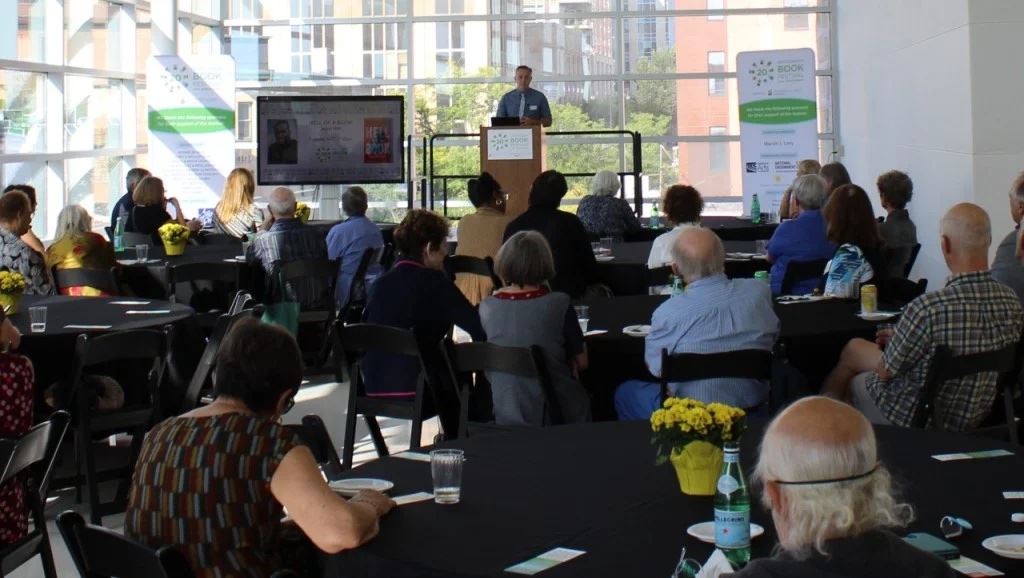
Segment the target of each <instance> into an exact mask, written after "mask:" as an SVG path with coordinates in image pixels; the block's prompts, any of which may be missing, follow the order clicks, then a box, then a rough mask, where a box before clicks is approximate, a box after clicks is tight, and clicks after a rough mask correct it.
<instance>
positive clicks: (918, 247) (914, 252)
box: [903, 243, 921, 279]
mask: <svg viewBox="0 0 1024 578" xmlns="http://www.w3.org/2000/svg"><path fill="white" fill-rule="evenodd" d="M920 252H921V243H916V244H915V245H914V246H913V248H911V249H910V259H908V260H907V266H906V267H904V268H903V278H904V279H906V278H908V277H910V270H911V269H913V268H914V263H915V262H916V261H917V254H918V253H920Z"/></svg>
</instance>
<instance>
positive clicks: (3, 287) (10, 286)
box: [0, 270, 26, 295]
mask: <svg viewBox="0 0 1024 578" xmlns="http://www.w3.org/2000/svg"><path fill="white" fill-rule="evenodd" d="M25 287H26V284H25V277H24V276H22V274H21V273H18V272H17V271H6V270H4V271H0V293H2V294H4V295H21V294H22V293H24V292H25Z"/></svg>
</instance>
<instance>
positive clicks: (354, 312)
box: [338, 247, 384, 323]
mask: <svg viewBox="0 0 1024 578" xmlns="http://www.w3.org/2000/svg"><path fill="white" fill-rule="evenodd" d="M383 250H384V249H383V247H381V248H377V249H367V250H366V251H363V256H362V257H360V258H359V266H358V267H357V268H356V272H355V275H354V276H353V277H352V283H351V284H350V285H349V288H348V303H345V305H344V306H343V307H342V308H341V312H340V313H339V314H338V319H341V320H342V321H343V322H345V323H358V322H359V321H360V320H361V319H362V318H363V311H364V310H365V309H366V299H367V297H368V295H367V291H366V272H367V271H368V270H369V269H370V265H372V264H373V263H377V262H378V261H380V257H381V253H382V252H383Z"/></svg>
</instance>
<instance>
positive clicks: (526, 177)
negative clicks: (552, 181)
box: [480, 126, 547, 217]
mask: <svg viewBox="0 0 1024 578" xmlns="http://www.w3.org/2000/svg"><path fill="white" fill-rule="evenodd" d="M546 158H547V151H546V145H545V143H544V131H543V129H542V128H541V127H540V126H494V127H491V126H481V127H480V170H481V171H485V172H488V173H491V176H493V177H494V178H495V180H497V181H498V182H499V183H501V188H502V189H503V190H504V191H505V192H506V193H508V200H507V201H506V203H505V214H506V215H510V216H512V217H516V216H519V215H520V214H522V213H523V212H525V211H526V209H527V207H528V206H529V201H530V187H531V186H532V185H533V181H534V179H536V178H537V175H539V174H541V173H542V172H544V171H545V170H546V169H545V165H546Z"/></svg>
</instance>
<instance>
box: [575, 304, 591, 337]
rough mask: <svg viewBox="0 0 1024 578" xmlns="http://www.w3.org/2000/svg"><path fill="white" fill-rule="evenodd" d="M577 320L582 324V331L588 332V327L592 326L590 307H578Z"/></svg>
mask: <svg viewBox="0 0 1024 578" xmlns="http://www.w3.org/2000/svg"><path fill="white" fill-rule="evenodd" d="M575 309H576V319H577V320H579V322H580V331H582V332H583V333H586V332H587V326H588V325H590V307H588V306H586V305H577V306H576V307H575Z"/></svg>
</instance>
